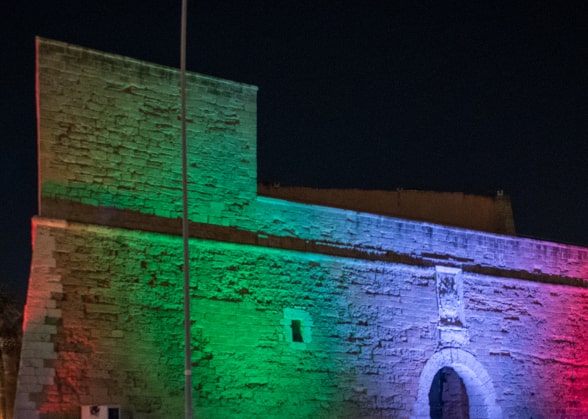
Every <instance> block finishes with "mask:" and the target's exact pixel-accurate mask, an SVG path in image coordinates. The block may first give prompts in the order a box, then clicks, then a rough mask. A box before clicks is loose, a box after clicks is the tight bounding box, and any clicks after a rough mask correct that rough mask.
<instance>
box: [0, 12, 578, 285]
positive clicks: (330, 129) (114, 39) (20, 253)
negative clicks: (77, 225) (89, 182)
mask: <svg viewBox="0 0 588 419" xmlns="http://www.w3.org/2000/svg"><path fill="white" fill-rule="evenodd" d="M180 3H181V1H180V0H174V1H171V0H159V1H153V0H144V1H136V0H117V1H114V0H101V1H97V0H89V1H79V0H78V1H70V0H64V1H49V0H47V1H37V2H31V1H20V2H16V1H12V0H9V1H8V2H3V3H2V5H1V6H0V16H1V17H0V19H1V21H0V23H1V27H0V34H1V35H2V36H1V39H0V42H1V44H0V54H1V55H0V65H1V68H0V75H1V76H2V77H1V78H0V83H1V86H2V87H1V92H2V96H1V98H2V101H1V106H2V108H1V109H0V110H1V112H2V113H1V115H2V117H1V118H0V129H1V133H2V138H3V141H2V145H3V147H2V153H0V171H1V172H0V173H1V181H2V185H1V192H0V193H1V194H2V195H1V196H0V198H1V201H0V202H1V206H0V208H1V211H2V214H1V216H2V217H1V218H0V219H1V220H2V221H1V224H0V225H1V226H2V229H1V231H2V235H1V242H0V245H1V248H0V255H1V256H0V257H1V258H2V261H3V263H2V265H1V266H2V272H1V276H2V278H1V279H0V281H2V282H5V283H7V284H9V286H10V287H13V288H16V289H17V290H18V291H19V293H20V294H21V295H22V290H24V287H25V284H26V281H27V277H28V269H29V263H30V251H31V250H30V218H31V216H33V215H34V214H35V213H36V211H37V208H36V133H35V103H34V37H35V35H39V36H43V37H47V38H52V39H56V40H60V41H65V42H70V43H73V44H77V45H82V46H85V47H89V48H94V49H99V50H103V51H107V52H112V53H117V54H122V55H126V56H130V57H134V58H138V59H142V60H147V61H152V62H155V63H159V64H164V65H169V66H174V67H178V66H179V22H180ZM188 10H189V18H188V69H189V70H190V71H196V72H200V73H205V74H210V75H213V76H218V77H222V78H227V79H231V80H235V81H240V82H246V83H251V84H255V85H257V86H259V88H260V89H259V96H258V99H259V103H258V157H259V159H258V160H259V163H258V164H259V169H258V174H259V180H260V181H262V182H272V183H273V182H279V183H280V184H282V185H304V186H312V187H354V188H369V189H396V188H398V187H402V188H404V189H413V188H415V189H427V190H437V191H463V192H469V193H478V194H488V193H490V194H492V193H495V192H496V191H497V190H504V191H505V193H507V194H509V195H510V196H511V199H512V202H513V209H514V213H515V222H516V226H517V231H518V233H519V234H521V235H524V236H531V237H536V238H541V239H547V240H552V241H559V242H565V243H576V244H582V245H588V222H586V221H585V218H586V216H587V215H588V200H587V199H586V192H587V191H588V188H587V186H588V168H587V166H586V161H587V157H588V142H587V141H586V140H587V137H588V135H587V134H588V118H587V116H588V79H587V75H588V71H587V70H588V68H587V67H588V42H587V39H588V36H587V34H588V27H587V24H588V23H587V22H588V5H586V3H585V2H581V1H566V2H563V1H553V2H538V1H525V2H516V1H491V2H471V1H470V2H439V1H414V0H413V1H402V2H395V1H390V0H389V1H385V2H383V1H382V2H370V1H362V2H351V1H342V0H340V1H319V0H315V1H290V2H281V1H263V2H261V1H245V0H239V1H222V0H218V1H208V2H203V1H192V0H189V1H188Z"/></svg>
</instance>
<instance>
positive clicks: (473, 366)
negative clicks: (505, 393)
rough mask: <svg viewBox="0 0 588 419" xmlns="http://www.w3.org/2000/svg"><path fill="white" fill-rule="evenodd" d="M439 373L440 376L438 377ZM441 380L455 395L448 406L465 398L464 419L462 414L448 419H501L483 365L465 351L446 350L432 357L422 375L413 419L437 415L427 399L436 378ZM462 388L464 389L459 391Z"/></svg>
mask: <svg viewBox="0 0 588 419" xmlns="http://www.w3.org/2000/svg"><path fill="white" fill-rule="evenodd" d="M440 372H441V374H439V373H440ZM438 374H439V375H438ZM443 376H444V378H445V379H446V380H450V383H449V386H450V390H451V391H452V392H453V393H455V394H454V395H453V396H452V397H453V398H454V399H455V400H453V401H452V402H451V403H452V404H453V405H454V406H455V405H456V404H457V400H458V399H459V398H461V400H463V398H464V397H465V398H467V412H468V413H467V416H463V413H462V416H448V417H469V418H471V419H495V418H496V419H498V418H500V417H501V416H502V412H501V409H500V408H499V407H498V406H497V405H496V393H495V391H494V385H493V383H492V380H491V379H490V376H489V375H488V373H487V372H486V369H485V368H484V367H483V366H482V364H480V363H479V362H478V360H477V359H476V358H475V357H474V356H473V355H472V354H470V353H468V352H466V351H464V350H461V349H457V348H446V349H442V350H440V351H439V352H437V353H435V354H434V355H433V356H432V357H431V358H430V359H429V360H428V361H427V363H426V364H425V367H424V368H423V371H422V372H421V376H420V378H419V389H418V395H417V401H416V403H415V406H414V410H413V417H414V418H419V419H424V418H431V417H433V416H432V415H433V414H436V413H435V412H433V411H432V409H431V407H432V406H431V400H430V398H429V395H430V393H431V390H432V389H433V386H434V380H435V379H436V377H437V379H441V378H443ZM460 383H461V384H460ZM461 385H463V388H462V387H460V386H461ZM433 390H434V391H433V393H434V394H433V398H435V397H437V398H440V397H442V396H441V395H439V394H438V393H436V390H435V389H433ZM447 397H449V396H447ZM459 409H462V410H459ZM459 409H458V412H459V411H461V412H463V406H462V407H460V408H459ZM437 417H438V416H437ZM443 417H446V416H443Z"/></svg>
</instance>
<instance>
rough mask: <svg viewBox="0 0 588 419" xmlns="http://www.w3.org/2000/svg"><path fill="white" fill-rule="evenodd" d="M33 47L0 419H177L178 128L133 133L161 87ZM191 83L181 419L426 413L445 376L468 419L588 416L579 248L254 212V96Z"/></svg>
mask: <svg viewBox="0 0 588 419" xmlns="http://www.w3.org/2000/svg"><path fill="white" fill-rule="evenodd" d="M38 50H39V57H38V62H39V101H40V102H39V103H40V106H39V109H40V116H39V121H40V129H39V142H40V150H41V154H40V157H41V158H40V161H41V164H40V168H41V174H40V189H41V194H40V200H41V214H40V217H37V218H35V219H34V220H33V226H34V231H33V241H34V242H33V260H32V267H31V278H30V286H29V294H28V298H27V307H26V313H25V314H26V319H25V327H24V329H25V330H24V337H23V350H22V358H21V369H20V375H19V382H18V394H17V400H16V405H17V411H16V417H17V418H27V419H28V418H35V417H39V418H46V419H57V418H78V417H79V416H80V406H81V405H88V404H91V405H94V404H96V405H116V406H120V407H121V408H122V411H123V417H125V418H133V419H137V418H144V419H155V418H162V419H163V418H174V417H181V416H182V411H183V384H184V381H183V369H184V368H183V325H182V324H183V323H182V321H183V311H182V298H183V296H182V289H181V288H182V280H183V274H182V240H181V237H180V234H179V231H180V229H179V221H178V217H179V216H180V215H179V212H178V203H179V200H180V197H179V189H180V185H179V180H178V176H179V174H178V173H177V168H175V167H168V165H169V166H173V165H175V164H177V163H178V162H179V156H178V155H176V154H174V153H175V151H173V149H175V148H177V147H178V146H177V144H176V145H174V144H175V143H174V141H175V142H176V143H177V140H175V137H176V136H177V137H179V135H178V132H177V128H178V127H177V126H176V125H175V124H176V122H173V123H172V122H168V124H169V125H168V126H167V128H166V129H168V130H169V131H165V130H163V131H165V132H168V134H169V135H168V137H166V138H167V139H166V140H161V139H160V140H154V139H152V138H151V135H154V136H155V138H160V137H158V135H159V134H156V131H158V130H157V129H154V130H153V131H152V132H149V131H146V132H145V133H144V134H140V133H141V132H143V131H141V129H140V128H141V127H142V126H143V124H147V125H149V124H151V123H152V121H160V122H158V123H163V122H162V121H163V119H158V118H159V116H158V115H159V114H160V112H163V111H162V110H165V109H167V110H168V111H166V112H165V115H166V120H174V118H175V116H174V112H175V111H172V110H173V109H175V110H177V107H175V101H176V100H177V99H178V97H177V94H175V93H173V92H175V91H176V90H175V89H177V83H176V80H177V73H176V72H175V71H174V70H170V69H166V68H162V67H159V66H155V65H152V64H146V63H141V62H138V61H135V60H131V59H128V58H123V57H117V56H112V55H108V54H103V53H98V52H94V51H89V50H85V49H82V48H79V47H74V46H69V45H65V44H61V43H57V42H54V41H46V40H39V42H38ZM93 80H94V81H93ZM95 80H102V81H101V82H100V83H99V82H97V81H95ZM104 80H105V81H104ZM189 80H190V91H191V92H192V93H191V94H192V95H193V96H192V97H191V99H190V104H191V106H192V108H193V109H192V111H190V115H192V116H190V119H191V120H192V121H193V122H191V125H190V133H191V134H190V135H191V138H192V137H193V136H195V135H196V134H199V135H200V136H201V137H200V138H199V139H197V140H196V139H194V141H196V142H198V144H199V145H198V147H195V146H194V147H193V148H191V156H190V159H189V160H190V162H192V163H191V166H192V167H191V169H190V170H191V181H192V183H193V184H192V185H191V191H192V192H193V193H192V194H191V199H192V204H191V216H190V218H191V220H192V223H191V236H192V239H191V241H190V251H191V263H190V266H191V278H192V290H191V304H192V309H193V316H192V321H193V324H192V333H193V342H192V348H193V350H194V353H193V359H192V361H193V374H194V376H193V383H194V408H195V414H196V417H203V418H228V417H239V418H254V417H267V418H276V419H277V418H284V417H292V418H315V417H324V418H335V417H336V418H368V417H428V415H429V413H430V406H429V390H430V389H431V385H432V384H433V382H434V379H435V378H434V377H435V376H436V374H437V373H438V372H439V371H440V370H441V369H444V368H451V371H453V372H455V373H456V374H453V375H454V376H455V375H458V376H459V378H460V379H461V380H462V382H463V387H464V388H465V389H466V391H467V399H468V409H469V413H470V416H472V417H488V418H497V417H517V418H519V417H561V416H566V417H582V416H583V415H585V414H586V412H588V397H587V396H588V375H587V373H588V353H587V349H586V348H585V347H586V345H585V344H584V343H585V342H586V338H587V336H586V333H587V332H586V331H585V327H583V325H584V324H585V323H586V321H588V318H587V317H588V291H587V289H586V279H587V276H588V249H584V248H579V247H573V246H563V245H558V244H553V243H546V242H539V241H534V240H528V239H519V238H516V237H509V236H500V235H494V234H489V233H481V232H474V231H470V230H463V229H458V228H451V227H444V226H440V225H434V224H428V223H421V222H414V221H404V220H399V219H394V218H389V217H384V216H378V215H373V214H366V213H358V212H354V211H349V210H342V209H336V208H327V207H321V206H315V205H307V204H300V203H292V202H288V201H284V200H279V199H273V198H267V197H258V196H256V194H255V190H256V171H255V128H254V127H255V121H254V120H255V88H253V87H249V86H243V85H240V84H236V83H232V82H226V81H221V80H216V79H212V78H209V77H203V76H198V75H191V76H190V77H189ZM69 84H72V86H70V85H69ZM110 85H113V86H118V87H117V91H116V94H114V93H112V92H111V90H109V89H108V88H107V87H108V86H110ZM97 86H98V87H97ZM203 86H207V87H203ZM112 95H114V96H115V97H114V98H112V97H111V96H112ZM200 95H203V96H202V97H200ZM92 97H94V99H93V100H94V101H95V102H96V103H101V105H100V106H98V105H92V106H94V108H93V107H92V106H90V105H87V103H89V102H87V101H88V100H89V99H88V98H92ZM146 97H148V98H149V100H147V99H146ZM127 101H128V102H127ZM146 103H150V104H151V105H149V106H151V107H152V108H153V109H157V112H154V113H155V114H154V115H151V114H148V113H147V112H142V111H141V109H145V106H146V105H145V104H146ZM228 107H230V109H231V110H228V109H229V108H228ZM92 109H93V110H92ZM213 110H214V111H213ZM93 112H94V113H93ZM122 114H124V115H125V118H122V119H117V118H116V117H115V116H116V115H122ZM88 115H94V116H93V118H94V119H93V121H94V122H86V123H87V124H88V126H87V127H86V128H83V127H84V126H85V125H83V123H82V122H81V121H87V118H88ZM102 119H104V120H105V121H107V122H108V123H104V122H102ZM227 120H230V121H239V122H238V123H234V122H232V123H230V124H226V123H225V122H223V121H227ZM174 121H175V120H174ZM102 124H103V125H102ZM134 124H135V125H137V127H138V128H137V131H134V130H133V129H130V128H129V131H128V132H127V131H126V128H125V129H123V128H122V127H129V126H134ZM79 126H82V128H79ZM210 126H215V127H217V128H219V127H222V128H223V129H222V130H221V129H215V130H212V131H207V128H206V127H210ZM99 127H100V129H98V128H99ZM80 130H81V131H82V132H80ZM68 132H69V134H68ZM74 132H75V133H76V134H75V135H74V134H73V133H74ZM117 132H119V134H115V133H117ZM208 135H210V136H211V137H210V138H208V137H207V136H208ZM74 137H75V138H78V140H79V141H78V142H73V143H72V142H71V141H70V139H71V138H74ZM86 137H89V138H88V141H86V140H85V138H86ZM122 137H124V141H122V142H121V138H122ZM111 142H112V143H116V144H118V146H117V147H118V148H116V147H114V146H111V145H110V144H111ZM123 143H124V144H125V146H124V150H126V151H125V153H126V154H124V153H122V154H121V150H123V148H121V144H123ZM160 147H161V148H163V149H162V150H161V152H160V150H159V148H160ZM223 150H225V151H223ZM97 151H101V152H97ZM113 161H114V162H116V164H115V163H112V162H113ZM150 162H151V163H150ZM154 162H155V163H156V162H159V163H158V164H157V167H158V169H155V168H153V167H152V166H153V164H154ZM143 166H144V167H143ZM142 167H143V169H142ZM114 170H116V172H115V173H116V176H114V175H110V173H111V171H114ZM141 170H144V173H143V172H142V171H141ZM123 173H124V175H123ZM130 174H133V175H132V176H131V175H130ZM125 176H131V177H128V178H127V177H125ZM117 179H118V180H117ZM457 388H459V386H457V385H456V386H455V387H454V388H453V390H455V389H457ZM463 396H464V395H463V394H459V393H458V394H456V395H453V396H452V397H453V398H454V399H456V400H458V399H460V398H463ZM458 410H459V409H458Z"/></svg>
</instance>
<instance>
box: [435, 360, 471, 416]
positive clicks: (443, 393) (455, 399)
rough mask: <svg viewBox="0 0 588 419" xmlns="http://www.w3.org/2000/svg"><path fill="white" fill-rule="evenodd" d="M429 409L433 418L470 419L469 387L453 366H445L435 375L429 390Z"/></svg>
mask: <svg viewBox="0 0 588 419" xmlns="http://www.w3.org/2000/svg"><path fill="white" fill-rule="evenodd" d="M429 411H430V414H431V419H443V418H452V419H469V417H470V407H469V399H468V393H467V389H466V387H465V385H464V383H463V381H462V379H461V377H460V376H459V374H458V373H457V372H455V370H454V369H453V368H450V367H443V368H441V369H440V370H439V371H437V374H435V377H433V382H432V383H431V389H430V390H429Z"/></svg>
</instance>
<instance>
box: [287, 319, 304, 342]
mask: <svg viewBox="0 0 588 419" xmlns="http://www.w3.org/2000/svg"><path fill="white" fill-rule="evenodd" d="M290 327H292V342H304V341H303V340H302V321H301V320H292V324H291V325H290Z"/></svg>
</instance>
